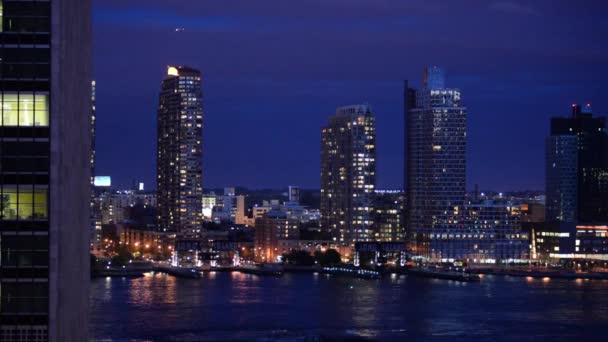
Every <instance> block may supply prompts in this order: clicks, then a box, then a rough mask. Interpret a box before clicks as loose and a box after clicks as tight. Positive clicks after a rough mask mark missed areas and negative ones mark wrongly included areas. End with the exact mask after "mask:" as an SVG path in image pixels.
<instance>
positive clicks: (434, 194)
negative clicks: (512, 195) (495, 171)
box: [404, 67, 467, 259]
mask: <svg viewBox="0 0 608 342" xmlns="http://www.w3.org/2000/svg"><path fill="white" fill-rule="evenodd" d="M405 85H406V88H405V92H404V101H405V106H404V107H405V111H406V112H405V115H406V129H407V132H406V139H407V146H406V151H407V159H406V169H407V192H408V206H407V207H408V215H407V216H408V225H407V227H408V231H409V235H410V237H411V238H412V239H413V243H412V244H411V247H412V251H413V252H414V253H417V254H421V255H424V256H427V257H430V258H433V259H454V258H460V257H461V255H464V254H466V252H467V251H466V250H463V249H462V248H461V246H460V245H459V244H458V242H459V240H456V239H455V236H456V235H458V236H462V234H461V232H463V231H464V229H465V227H464V222H463V219H462V217H463V210H464V203H465V186H466V112H467V109H466V107H464V106H463V105H462V104H461V94H460V90H458V89H454V88H446V87H445V72H444V70H443V69H441V68H438V67H429V68H426V69H425V70H424V86H423V88H422V89H420V90H413V89H410V88H408V86H407V82H406V83H405ZM444 237H445V238H444Z"/></svg>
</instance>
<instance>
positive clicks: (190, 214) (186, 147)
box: [156, 67, 203, 238]
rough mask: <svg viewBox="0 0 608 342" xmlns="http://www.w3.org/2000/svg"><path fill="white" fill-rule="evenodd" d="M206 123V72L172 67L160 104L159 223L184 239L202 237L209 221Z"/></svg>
mask: <svg viewBox="0 0 608 342" xmlns="http://www.w3.org/2000/svg"><path fill="white" fill-rule="evenodd" d="M202 127H203V104H202V93H201V74H200V72H199V71H198V70H195V69H192V68H188V67H169V68H168V71H167V76H166V77H165V79H164V80H163V82H162V85H161V93H160V99H159V107H158V127H157V130H158V135H157V139H158V142H157V153H158V154H157V166H156V167H157V210H158V225H159V228H160V229H161V230H167V231H171V232H176V233H178V234H179V235H180V236H181V237H188V238H197V237H199V236H200V233H201V227H202V223H203V214H202V208H203V205H202V196H203V189H202V147H203V145H202V129H203V128H202Z"/></svg>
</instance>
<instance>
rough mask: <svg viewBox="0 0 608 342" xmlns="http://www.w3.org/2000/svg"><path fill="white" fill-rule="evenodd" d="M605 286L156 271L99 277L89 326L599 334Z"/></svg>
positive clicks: (607, 299) (168, 332)
mask: <svg viewBox="0 0 608 342" xmlns="http://www.w3.org/2000/svg"><path fill="white" fill-rule="evenodd" d="M606 293H608V282H606V281H579V280H573V281H570V280H550V281H544V280H543V279H532V280H528V279H526V278H515V277H506V278H505V277H485V278H484V279H483V280H482V282H481V283H461V282H456V281H446V280H432V279H418V278H412V277H406V276H403V275H395V276H387V277H385V278H384V279H382V280H363V279H353V278H345V277H335V276H326V275H322V274H286V275H285V276H283V277H280V278H275V277H260V276H256V275H249V274H242V273H238V272H233V273H223V272H205V273H204V274H203V275H202V277H201V279H177V278H174V277H172V276H168V275H166V274H160V273H155V274H147V275H146V276H144V277H141V278H136V279H131V278H101V279H95V280H93V281H92V289H91V308H92V310H91V311H92V312H91V333H92V335H93V337H94V338H95V339H99V340H104V339H110V340H119V341H122V340H158V341H164V340H169V341H171V340H174V341H180V340H196V341H199V340H226V341H229V340H255V339H259V338H266V337H270V338H271V339H279V338H282V337H285V336H287V337H289V336H292V337H293V336H311V335H312V336H321V335H322V336H355V337H356V336H361V337H369V338H372V339H380V340H395V339H403V338H405V337H411V338H414V339H415V338H422V337H444V338H445V337H458V336H460V337H470V338H492V337H498V338H501V337H502V338H504V337H505V336H509V337H510V338H511V337H518V336H519V337H522V338H523V337H525V338H530V337H531V336H532V337H533V336H540V337H542V338H545V339H546V338H550V337H551V336H554V337H556V336H559V337H564V336H566V337H573V336H576V335H580V334H586V335H587V336H590V337H593V336H595V335H594V334H595V333H597V334H600V333H601V332H602V331H603V329H604V327H605V326H607V325H608V296H606ZM598 336H601V335H598Z"/></svg>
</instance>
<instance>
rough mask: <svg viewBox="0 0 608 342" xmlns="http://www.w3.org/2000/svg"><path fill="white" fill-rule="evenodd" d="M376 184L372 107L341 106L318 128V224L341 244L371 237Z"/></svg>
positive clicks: (372, 235) (374, 126) (370, 238)
mask: <svg viewBox="0 0 608 342" xmlns="http://www.w3.org/2000/svg"><path fill="white" fill-rule="evenodd" d="M375 185H376V124H375V116H374V114H373V112H372V109H371V107H370V106H369V105H354V106H347V107H340V108H338V109H337V110H336V115H334V116H331V117H330V118H329V123H328V125H327V126H325V127H324V128H323V129H322V132H321V227H322V228H323V229H326V230H328V231H330V232H331V233H332V235H333V236H334V237H335V238H336V241H338V242H339V243H342V244H346V245H352V244H353V242H355V241H371V240H373V239H374V235H375V231H374V227H373V200H374V190H375Z"/></svg>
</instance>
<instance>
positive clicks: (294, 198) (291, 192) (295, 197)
mask: <svg viewBox="0 0 608 342" xmlns="http://www.w3.org/2000/svg"><path fill="white" fill-rule="evenodd" d="M287 198H288V199H287V200H288V201H289V202H295V203H299V202H300V187H299V186H295V185H290V186H289V188H288V196H287Z"/></svg>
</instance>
